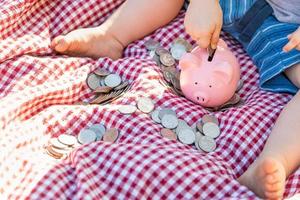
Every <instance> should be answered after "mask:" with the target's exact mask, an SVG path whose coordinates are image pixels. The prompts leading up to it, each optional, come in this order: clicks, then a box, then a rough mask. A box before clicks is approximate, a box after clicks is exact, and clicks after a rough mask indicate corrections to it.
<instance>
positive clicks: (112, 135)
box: [45, 124, 119, 159]
mask: <svg viewBox="0 0 300 200" xmlns="http://www.w3.org/2000/svg"><path fill="white" fill-rule="evenodd" d="M118 137H119V131H118V129H116V128H110V129H108V130H106V128H105V126H104V125H103V124H94V125H92V126H90V127H89V128H87V129H83V130H81V131H80V133H79V134H78V136H77V138H76V137H75V136H73V135H67V134H62V135H60V136H59V137H58V138H51V139H50V140H49V142H48V144H47V145H46V146H45V151H46V153H47V154H48V155H50V156H51V157H53V158H55V159H62V158H65V157H66V156H67V155H68V154H69V153H70V152H71V151H72V150H74V149H75V148H77V147H80V146H81V145H84V144H89V143H92V142H95V141H101V140H102V141H104V142H110V143H114V142H115V141H116V140H117V139H118Z"/></svg>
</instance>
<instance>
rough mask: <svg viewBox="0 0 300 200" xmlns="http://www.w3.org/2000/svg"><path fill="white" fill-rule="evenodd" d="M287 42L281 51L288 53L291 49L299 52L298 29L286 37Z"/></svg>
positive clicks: (299, 32) (299, 37) (299, 34)
mask: <svg viewBox="0 0 300 200" xmlns="http://www.w3.org/2000/svg"><path fill="white" fill-rule="evenodd" d="M288 39H289V42H288V43H287V44H286V45H285V46H284V47H283V51H285V52H289V51H291V50H293V49H297V50H299V51H300V28H298V29H297V30H296V31H295V32H294V33H292V34H290V35H288Z"/></svg>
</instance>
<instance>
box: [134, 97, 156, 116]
mask: <svg viewBox="0 0 300 200" xmlns="http://www.w3.org/2000/svg"><path fill="white" fill-rule="evenodd" d="M137 107H138V109H139V110H140V111H142V112H143V113H150V112H152V111H153V109H154V104H153V102H152V100H151V99H150V98H147V97H141V98H139V100H138V102H137Z"/></svg>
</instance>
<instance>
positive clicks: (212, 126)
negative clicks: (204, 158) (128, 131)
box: [151, 108, 220, 152]
mask: <svg viewBox="0 0 300 200" xmlns="http://www.w3.org/2000/svg"><path fill="white" fill-rule="evenodd" d="M151 117H152V120H153V121H155V122H156V123H159V124H161V125H162V126H163V127H164V128H163V129H161V131H160V134H161V135H162V136H163V137H165V138H168V139H171V140H178V141H179V142H181V143H183V144H186V145H192V144H195V146H196V148H197V149H198V150H202V151H204V152H212V151H214V150H215V149H216V147H217V145H216V142H215V140H214V139H215V138H217V137H218V136H219V135H220V128H219V125H218V120H217V118H216V117H214V116H213V115H204V117H203V118H202V120H201V121H199V122H198V123H197V124H196V129H193V128H192V127H190V126H189V125H188V124H187V123H186V122H185V121H184V120H181V119H179V118H178V117H177V115H176V112H175V111H173V110H172V109H168V108H163V109H157V110H154V111H153V112H152V113H151Z"/></svg>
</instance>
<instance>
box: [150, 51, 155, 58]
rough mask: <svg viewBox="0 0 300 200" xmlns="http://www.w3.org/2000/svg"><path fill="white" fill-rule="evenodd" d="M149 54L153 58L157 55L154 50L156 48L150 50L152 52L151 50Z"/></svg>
mask: <svg viewBox="0 0 300 200" xmlns="http://www.w3.org/2000/svg"><path fill="white" fill-rule="evenodd" d="M149 56H150V57H151V58H152V59H154V56H156V53H155V51H154V50H152V51H150V52H149Z"/></svg>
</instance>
